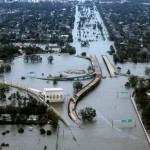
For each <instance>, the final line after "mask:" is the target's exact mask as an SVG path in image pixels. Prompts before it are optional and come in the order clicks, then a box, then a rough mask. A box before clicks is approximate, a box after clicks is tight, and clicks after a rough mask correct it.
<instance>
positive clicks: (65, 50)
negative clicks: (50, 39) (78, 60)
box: [61, 45, 76, 55]
mask: <svg viewBox="0 0 150 150" xmlns="http://www.w3.org/2000/svg"><path fill="white" fill-rule="evenodd" d="M61 53H69V54H70V55H73V54H75V53H76V49H75V47H72V46H71V45H67V46H66V47H65V48H62V49H61Z"/></svg>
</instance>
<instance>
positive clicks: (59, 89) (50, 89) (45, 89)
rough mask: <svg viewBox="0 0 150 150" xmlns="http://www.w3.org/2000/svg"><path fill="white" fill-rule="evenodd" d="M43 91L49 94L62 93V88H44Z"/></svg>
mask: <svg viewBox="0 0 150 150" xmlns="http://www.w3.org/2000/svg"><path fill="white" fill-rule="evenodd" d="M44 91H47V92H51V91H63V89H62V88H44Z"/></svg>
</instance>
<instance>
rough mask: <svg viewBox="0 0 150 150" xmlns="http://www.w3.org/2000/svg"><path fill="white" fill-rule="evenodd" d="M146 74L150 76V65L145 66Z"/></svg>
mask: <svg viewBox="0 0 150 150" xmlns="http://www.w3.org/2000/svg"><path fill="white" fill-rule="evenodd" d="M145 75H147V76H148V77H150V68H148V67H146V68H145Z"/></svg>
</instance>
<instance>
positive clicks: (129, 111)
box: [0, 6, 150, 150]
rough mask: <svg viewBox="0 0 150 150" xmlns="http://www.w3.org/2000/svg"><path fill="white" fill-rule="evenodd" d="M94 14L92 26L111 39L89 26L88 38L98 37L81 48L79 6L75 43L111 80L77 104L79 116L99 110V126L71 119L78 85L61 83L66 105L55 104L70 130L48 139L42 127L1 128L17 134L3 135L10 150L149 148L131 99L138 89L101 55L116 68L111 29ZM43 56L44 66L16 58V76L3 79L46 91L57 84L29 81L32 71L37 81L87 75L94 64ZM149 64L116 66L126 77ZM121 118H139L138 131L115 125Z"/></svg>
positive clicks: (85, 61) (87, 29)
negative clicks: (74, 72) (112, 72)
mask: <svg viewBox="0 0 150 150" xmlns="http://www.w3.org/2000/svg"><path fill="white" fill-rule="evenodd" d="M88 13H90V11H88V12H87V15H88ZM93 15H94V18H93V19H91V20H90V23H92V22H94V21H95V20H96V21H98V22H99V23H100V24H101V25H102V26H103V34H104V37H105V40H104V39H103V38H102V36H101V33H100V31H99V30H98V29H95V30H93V29H92V28H90V29H89V28H88V27H84V30H83V31H81V32H85V33H86V32H87V31H89V33H88V36H87V38H86V39H87V40H90V39H91V38H92V40H93V42H89V46H88V47H82V46H81V43H80V42H79V41H78V38H79V30H78V29H77V28H78V22H79V19H80V16H81V14H80V12H79V11H78V6H77V7H76V15H75V23H74V29H73V39H74V41H73V43H72V46H74V47H76V50H77V54H79V55H80V54H81V53H82V52H86V54H87V56H90V55H96V56H97V58H98V60H99V64H100V67H101V69H102V74H103V76H107V78H106V79H102V80H101V82H100V84H99V85H98V86H97V88H96V89H95V90H93V91H92V92H90V93H89V94H88V95H87V96H85V97H84V98H83V99H82V100H81V101H80V102H79V103H78V105H77V112H79V111H80V109H82V108H84V107H86V106H90V107H92V108H94V109H96V112H97V116H96V118H95V119H94V121H93V123H83V122H81V121H78V124H79V126H80V128H79V126H77V125H76V124H75V123H73V122H72V121H71V120H70V118H69V117H68V114H67V101H68V99H69V98H70V97H72V96H73V87H72V84H73V82H71V81H59V82H58V85H57V86H56V87H62V88H63V89H64V92H65V102H64V103H62V104H60V103H59V104H53V106H54V108H56V110H58V111H59V112H60V113H61V115H62V116H64V118H65V119H66V120H67V121H68V122H69V125H70V129H69V128H68V127H66V126H65V125H64V124H63V123H62V122H60V125H59V129H58V136H57V133H52V135H51V136H45V137H44V136H42V135H40V133H39V129H40V127H38V126H34V127H33V131H31V132H30V131H29V130H28V126H25V127H24V129H25V132H24V133H23V134H19V133H18V132H17V128H16V126H10V125H9V126H7V125H6V126H0V131H1V132H2V131H4V130H6V129H9V130H10V131H11V132H10V133H9V134H7V135H5V136H3V135H2V134H0V139H1V142H6V143H9V145H10V147H8V148H7V150H28V149H29V150H35V149H36V150H43V149H44V146H47V149H48V150H55V149H57V150H149V148H150V147H149V144H148V140H147V138H146V136H145V133H144V131H143V128H142V126H141V123H140V122H139V119H138V116H137V114H136V112H135V110H134V107H133V104H132V102H131V99H130V95H131V93H132V90H127V89H125V88H124V84H125V83H126V81H127V78H126V77H121V76H120V77H117V78H110V77H109V73H108V71H107V69H106V66H105V64H104V62H103V60H102V57H101V55H107V56H108V58H109V59H110V60H111V62H112V64H113V61H112V56H110V55H109V54H108V53H107V51H109V48H110V45H112V44H113V42H111V41H109V40H108V33H107V30H106V28H105V26H104V24H103V21H102V19H101V17H100V15H99V13H98V11H96V7H95V6H94V10H93ZM93 32H96V33H97V34H99V37H98V39H96V37H93ZM82 34H83V33H81V39H82ZM83 39H84V37H83ZM42 58H43V61H42V63H25V62H24V61H23V58H22V57H20V58H17V59H15V60H14V61H13V64H12V71H11V73H8V74H5V78H1V80H6V81H8V82H13V83H18V84H19V85H22V86H26V87H31V88H35V89H38V90H42V89H43V88H45V87H53V86H54V85H53V83H52V81H50V82H49V83H47V82H46V81H44V80H38V79H35V78H31V77H28V73H29V72H31V71H34V72H35V74H36V77H39V76H40V77H41V74H42V73H44V77H47V76H48V75H49V74H51V75H58V74H59V73H60V72H62V71H64V70H68V69H81V70H85V71H87V68H88V66H90V65H91V64H90V62H89V61H88V60H86V59H83V58H78V57H74V56H69V55H60V56H59V55H57V54H54V61H53V64H48V61H47V56H46V55H42ZM147 65H148V64H137V65H133V63H126V64H117V65H115V67H117V66H120V67H121V71H122V72H123V73H126V71H127V69H130V71H131V74H132V73H134V74H138V75H139V74H141V75H144V68H145V67H146V66H147ZM21 76H26V77H27V78H26V79H25V80H21ZM88 82H90V80H85V81H83V83H84V84H87V83H88ZM123 91H126V94H123V93H122V92H123ZM120 119H133V120H135V121H136V127H135V126H132V127H129V126H125V127H124V126H122V125H121V126H119V125H116V126H113V124H112V122H113V121H114V120H120ZM44 128H45V129H48V128H49V126H48V125H47V126H45V127H44ZM39 139H40V140H39ZM56 145H57V146H56ZM56 147H57V148H56ZM4 149H6V148H4Z"/></svg>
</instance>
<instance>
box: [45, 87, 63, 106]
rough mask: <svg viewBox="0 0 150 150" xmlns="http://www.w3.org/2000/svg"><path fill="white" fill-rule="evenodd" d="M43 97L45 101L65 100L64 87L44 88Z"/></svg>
mask: <svg viewBox="0 0 150 150" xmlns="http://www.w3.org/2000/svg"><path fill="white" fill-rule="evenodd" d="M42 95H43V98H44V100H45V102H48V103H51V102H63V101H64V91H63V89H62V88H44V90H43V93H42Z"/></svg>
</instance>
